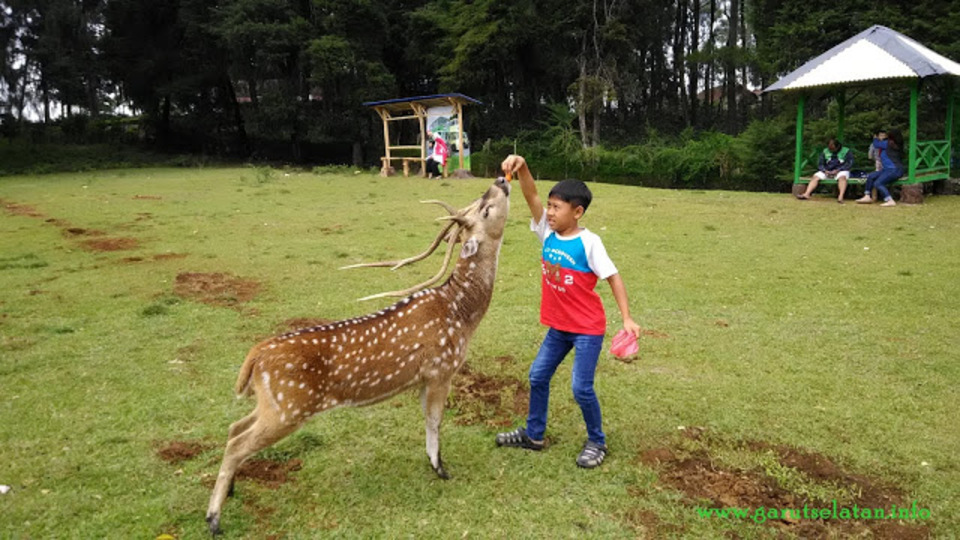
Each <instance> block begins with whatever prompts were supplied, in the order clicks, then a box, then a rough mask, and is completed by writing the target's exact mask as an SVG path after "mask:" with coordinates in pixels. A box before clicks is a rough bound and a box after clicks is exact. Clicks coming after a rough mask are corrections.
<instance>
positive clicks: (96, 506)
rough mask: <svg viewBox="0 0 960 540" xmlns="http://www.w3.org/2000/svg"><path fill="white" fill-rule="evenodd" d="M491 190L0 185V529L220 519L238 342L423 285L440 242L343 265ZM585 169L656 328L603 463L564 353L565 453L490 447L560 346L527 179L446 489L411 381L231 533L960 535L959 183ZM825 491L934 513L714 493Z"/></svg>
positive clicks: (277, 478) (346, 426) (176, 178)
mask: <svg viewBox="0 0 960 540" xmlns="http://www.w3.org/2000/svg"><path fill="white" fill-rule="evenodd" d="M534 168H535V167H534ZM489 182H490V180H489V179H477V180H448V181H444V182H437V181H433V182H429V181H426V180H423V179H414V178H410V179H403V178H391V179H384V178H379V177H377V176H373V175H370V174H367V173H362V174H356V175H349V174H346V175H338V174H322V175H317V174H310V173H299V172H293V171H290V172H284V171H282V170H269V169H262V168H261V169H253V168H218V169H202V170H201V169H141V170H116V171H105V172H91V173H79V174H63V175H47V176H34V177H27V176H12V177H5V178H0V199H2V206H3V208H2V209H0V485H6V486H10V487H11V490H10V491H9V492H7V493H6V494H2V495H0V537H3V538H8V537H9V538H48V537H67V538H156V537H157V536H158V535H161V534H170V535H172V536H174V537H176V538H202V537H203V536H204V535H205V534H206V529H205V523H204V520H203V515H204V512H205V510H206V505H207V500H208V497H209V495H210V490H211V487H212V482H213V479H214V477H215V475H216V471H217V468H218V467H219V462H220V458H221V456H222V451H223V443H224V442H225V438H226V430H227V427H228V425H229V424H230V423H231V422H233V421H235V420H237V419H239V418H240V417H241V416H243V415H244V414H246V413H247V412H248V411H249V410H250V409H251V408H252V405H253V404H252V402H250V401H247V400H236V399H234V397H233V395H232V388H233V383H234V380H235V377H236V373H237V370H238V368H239V366H240V364H241V362H242V360H243V357H244V355H245V354H246V352H247V350H248V349H249V348H250V347H251V346H252V345H253V344H254V343H256V342H257V341H258V340H259V339H260V338H262V337H266V336H268V335H271V334H273V333H275V332H280V331H284V330H287V329H288V328H289V327H290V326H291V325H293V326H296V322H297V321H293V319H298V318H299V319H320V318H322V319H339V318H346V317H350V316H354V315H359V314H362V313H364V312H367V311H372V310H374V309H378V308H379V307H381V306H383V305H386V302H382V303H379V304H378V303H376V302H373V303H363V304H361V303H357V302H356V301H355V299H356V298H359V297H361V296H365V295H368V294H373V293H376V292H380V291H384V290H390V289H396V288H402V287H406V286H409V285H412V284H413V283H416V282H419V281H422V280H423V279H425V278H426V277H427V276H429V275H432V273H433V272H434V271H435V270H436V269H437V268H439V264H440V258H439V256H436V257H433V258H431V259H428V260H427V261H424V262H422V263H420V264H419V265H415V266H414V267H412V268H404V269H401V270H398V271H396V272H390V271H388V270H383V269H364V270H350V271H340V270H338V268H339V267H340V266H343V265H346V264H351V263H355V262H361V261H369V260H377V259H382V258H397V257H401V256H407V255H412V254H414V253H417V252H419V251H420V250H422V249H423V248H424V247H426V245H427V244H428V243H429V242H430V240H431V239H432V238H433V236H434V234H435V233H436V231H437V224H435V223H434V222H433V221H432V220H433V218H434V217H436V216H437V215H439V213H438V210H439V209H438V208H436V207H432V206H426V205H421V204H418V203H417V201H418V200H421V199H428V198H439V199H443V200H446V201H448V202H450V203H452V204H454V205H456V206H463V205H465V204H466V203H468V202H469V201H470V200H472V199H473V198H475V197H477V196H479V195H480V194H481V193H482V192H483V190H484V189H486V187H487V186H488V184H489ZM550 185H551V184H550V183H549V182H542V183H541V186H540V187H541V188H542V189H544V190H546V189H548V188H549V186H550ZM592 187H593V189H594V194H595V199H594V206H593V207H591V208H590V210H589V211H588V212H587V214H586V217H585V220H584V222H583V224H584V225H585V226H587V227H589V228H591V230H594V231H595V232H597V233H599V234H600V235H601V237H602V238H603V239H604V242H605V244H606V246H607V248H608V251H609V252H610V254H611V256H612V258H613V260H614V261H615V262H616V263H617V265H618V266H619V268H620V270H621V274H622V275H623V278H624V281H625V283H626V285H627V288H628V290H629V293H630V298H631V304H632V309H633V311H634V318H635V319H636V320H637V321H638V322H639V323H640V324H641V326H643V327H644V328H645V329H646V332H645V336H644V338H643V339H642V340H641V352H640V357H639V359H637V360H635V361H633V362H630V363H625V362H621V361H618V360H616V359H614V358H613V357H611V356H609V355H607V354H604V356H603V357H602V358H601V364H600V367H599V369H598V376H597V392H598V395H599V397H600V400H601V403H602V405H603V408H604V420H605V431H606V432H607V436H608V441H609V444H610V449H611V453H610V456H609V458H608V461H607V462H606V463H604V464H603V466H602V467H601V468H599V469H597V470H593V471H584V470H579V469H578V468H577V467H576V466H575V465H574V458H575V457H576V454H577V452H578V451H579V449H580V445H581V443H582V442H583V438H584V435H585V434H584V427H583V422H582V420H581V418H580V413H579V409H578V408H577V406H576V404H575V402H574V401H573V398H572V396H571V395H570V390H569V385H570V375H569V368H567V369H566V370H564V369H563V368H561V370H560V371H559V372H558V375H557V377H556V379H555V383H554V392H553V399H552V401H551V412H550V414H551V418H550V426H549V427H548V433H547V434H548V438H549V442H550V446H549V448H548V449H547V450H546V451H544V452H541V453H526V452H523V451H518V450H511V449H498V448H496V447H495V446H494V444H493V435H494V434H495V433H496V432H497V431H498V430H501V429H502V428H503V427H504V426H509V425H513V424H516V423H518V422H522V421H523V417H524V414H523V411H524V410H525V399H526V398H525V392H526V382H525V379H526V370H527V369H528V367H529V364H530V360H531V359H532V357H533V355H534V354H535V353H536V350H537V347H538V345H539V342H540V340H541V339H542V337H543V333H544V330H543V328H541V327H540V326H539V324H538V303H539V274H538V272H539V261H538V242H537V239H536V237H535V236H534V235H533V234H532V233H530V232H529V230H528V227H527V221H528V216H527V213H526V208H525V205H524V204H523V199H522V197H521V196H520V194H519V192H516V193H514V195H513V197H512V198H513V209H512V211H513V213H512V215H511V217H510V219H509V224H508V228H507V232H506V236H505V241H504V245H503V250H502V253H501V258H500V270H499V276H498V283H497V288H496V290H495V293H494V298H493V302H492V304H491V307H490V310H489V312H488V314H487V317H486V319H485V320H484V322H483V323H482V324H481V326H480V329H479V330H478V332H477V334H476V336H475V338H474V340H473V342H472V344H471V348H470V354H469V358H470V361H469V369H470V371H469V372H468V373H465V374H462V376H459V378H458V382H457V383H456V386H457V388H456V390H455V392H454V393H453V394H452V396H451V398H450V401H449V405H450V406H449V407H448V410H447V415H446V419H445V423H444V428H443V431H442V436H441V440H442V443H443V455H444V458H445V461H446V463H447V469H448V471H449V472H450V473H451V475H452V476H453V479H452V480H450V481H446V482H444V481H441V480H438V479H437V478H436V477H435V475H434V474H433V472H432V471H431V470H430V467H429V464H428V462H427V458H426V455H425V452H424V450H423V422H422V417H421V413H420V407H419V403H418V400H417V397H416V396H415V395H414V394H403V395H400V396H397V397H395V398H393V399H391V400H390V401H388V402H386V403H383V404H380V405H378V406H375V407H370V408H364V409H338V410H335V411H331V412H329V413H325V414H323V415H320V416H318V417H316V418H314V419H313V420H312V421H311V422H310V423H309V424H308V425H307V426H306V427H305V428H304V429H302V430H300V431H299V432H297V433H296V434H294V435H292V436H290V437H288V438H287V439H285V440H284V441H281V442H280V443H279V444H277V445H276V446H275V447H273V448H270V449H268V450H266V451H264V452H262V453H261V454H260V455H259V456H257V461H255V462H253V463H252V464H251V466H250V467H248V468H247V469H246V472H245V475H244V476H243V477H241V478H239V479H238V481H237V491H236V496H235V497H234V498H232V499H228V501H227V503H226V505H225V506H224V510H223V522H222V523H223V527H224V530H225V535H226V537H227V538H314V537H318V536H319V537H324V536H337V537H364V538H369V537H383V536H389V537H408V536H409V537H424V538H433V537H440V538H454V537H457V538H460V537H480V538H504V537H547V536H549V537H625V538H635V537H640V538H727V537H730V535H736V536H737V537H741V538H774V537H778V536H780V535H784V534H786V535H796V536H800V537H818V536H819V537H848V536H854V535H860V536H865V537H876V538H925V537H934V538H953V537H955V536H956V535H957V534H958V531H960V529H958V524H960V463H958V460H957V458H956V455H957V449H958V448H960V430H958V429H957V419H956V412H957V410H960V390H958V388H960V386H958V383H960V362H958V353H957V351H958V350H960V319H958V317H957V313H958V309H957V308H958V299H957V282H958V277H960V270H958V269H960V255H958V254H960V198H957V197H932V198H929V199H928V200H927V202H926V203H925V204H923V205H921V206H913V207H908V206H903V205H901V206H898V207H896V208H892V209H881V208H879V207H876V206H872V207H864V206H857V205H854V204H847V205H844V206H840V205H837V204H836V203H834V202H832V199H830V198H824V199H822V200H819V201H811V202H798V201H796V200H793V199H792V198H790V197H789V196H788V195H775V194H758V193H731V192H683V191H663V190H651V189H643V188H632V187H623V186H612V185H594V186H592ZM599 290H600V293H601V295H602V296H603V297H604V300H605V302H606V305H607V307H608V315H609V319H610V322H609V331H610V332H611V333H612V332H615V331H616V330H617V327H616V325H617V324H618V322H619V317H618V314H617V312H616V309H615V305H614V304H613V301H612V298H611V295H610V291H609V287H607V285H606V284H600V287H599ZM832 501H837V503H838V505H839V506H840V507H852V506H853V505H855V504H856V505H858V506H859V507H860V508H863V507H870V508H874V507H878V506H880V507H883V508H890V507H891V505H893V504H896V505H897V506H898V507H900V506H911V505H912V503H913V502H914V501H915V502H916V504H917V506H918V507H920V508H923V509H926V510H927V511H928V512H929V519H919V518H917V519H907V520H905V521H900V520H882V521H877V520H869V519H856V520H855V519H817V520H813V519H801V520H799V521H797V520H795V519H790V518H788V519H769V520H766V521H765V522H764V523H757V521H762V520H760V519H756V520H755V519H749V518H748V519H723V518H719V517H713V518H702V517H700V516H699V515H698V513H697V511H696V507H698V506H700V507H704V508H708V507H743V508H753V509H756V508H757V507H760V506H764V507H769V506H780V507H798V506H802V505H803V504H808V505H810V506H811V507H813V506H816V507H827V506H830V504H831V503H832Z"/></svg>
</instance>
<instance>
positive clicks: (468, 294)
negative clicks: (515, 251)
mask: <svg viewBox="0 0 960 540" xmlns="http://www.w3.org/2000/svg"><path fill="white" fill-rule="evenodd" d="M489 251H490V252H492V253H490V252H488V253H482V252H478V253H476V254H474V255H473V256H472V257H466V258H464V257H461V258H460V259H458V260H457V266H456V268H454V270H453V273H452V274H450V279H448V280H447V282H446V283H444V284H443V285H442V286H441V287H440V289H441V290H442V291H443V292H444V293H445V296H447V297H448V298H451V299H452V305H451V307H452V308H453V310H454V311H455V312H456V313H458V314H459V315H461V317H462V318H463V319H464V320H465V321H466V322H467V324H469V325H471V326H473V325H476V324H479V322H480V319H482V318H483V315H484V314H485V313H486V311H487V307H488V306H489V305H490V299H491V297H492V296H493V285H494V282H495V281H496V277H497V259H498V258H499V255H500V244H499V243H497V246H496V249H495V250H494V249H489Z"/></svg>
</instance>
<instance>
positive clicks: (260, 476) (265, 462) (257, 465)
mask: <svg viewBox="0 0 960 540" xmlns="http://www.w3.org/2000/svg"><path fill="white" fill-rule="evenodd" d="M301 468H303V462H302V461H300V460H299V459H290V460H287V461H284V462H280V461H273V460H271V459H248V460H247V461H245V462H243V465H240V468H239V469H237V478H248V479H250V480H253V481H254V482H257V483H258V484H262V485H264V486H266V487H268V488H270V489H277V488H278V487H280V486H282V485H283V484H286V483H287V482H289V481H291V480H292V478H291V477H290V473H292V472H296V471H299V470H300V469H301Z"/></svg>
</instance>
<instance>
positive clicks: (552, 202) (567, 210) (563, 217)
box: [547, 197, 583, 235]
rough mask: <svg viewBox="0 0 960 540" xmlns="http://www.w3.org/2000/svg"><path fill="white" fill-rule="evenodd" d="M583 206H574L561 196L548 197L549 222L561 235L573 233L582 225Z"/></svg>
mask: <svg viewBox="0 0 960 540" xmlns="http://www.w3.org/2000/svg"><path fill="white" fill-rule="evenodd" d="M581 217H583V207H582V206H577V207H574V206H573V205H572V204H570V203H568V202H566V201H564V200H563V199H561V198H560V197H550V198H549V199H547V224H548V225H550V228H551V229H553V230H555V231H557V233H559V234H561V235H565V234H572V233H574V232H576V230H577V228H578V227H579V226H580V225H579V223H578V222H579V221H580V218H581Z"/></svg>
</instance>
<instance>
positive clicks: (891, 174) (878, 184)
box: [863, 169, 903, 201]
mask: <svg viewBox="0 0 960 540" xmlns="http://www.w3.org/2000/svg"><path fill="white" fill-rule="evenodd" d="M901 176H903V169H881V170H879V171H874V172H872V173H870V174H868V175H867V183H866V184H864V186H863V190H864V193H866V194H867V195H870V190H872V189H873V188H877V192H878V193H879V194H880V198H881V199H883V200H885V201H886V200H887V199H890V190H889V189H887V186H888V185H890V184H892V183H894V182H896V181H897V179H898V178H900V177H901Z"/></svg>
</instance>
